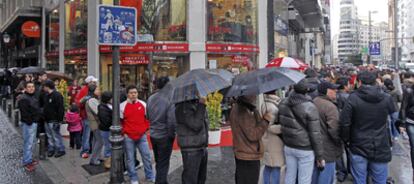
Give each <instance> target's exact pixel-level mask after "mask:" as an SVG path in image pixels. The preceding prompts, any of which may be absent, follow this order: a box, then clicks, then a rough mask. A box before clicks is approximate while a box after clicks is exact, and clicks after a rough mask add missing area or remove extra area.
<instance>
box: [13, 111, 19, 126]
mask: <svg viewBox="0 0 414 184" xmlns="http://www.w3.org/2000/svg"><path fill="white" fill-rule="evenodd" d="M13 120H14V126H16V127H18V126H19V122H20V111H19V110H18V109H16V110H14V118H13Z"/></svg>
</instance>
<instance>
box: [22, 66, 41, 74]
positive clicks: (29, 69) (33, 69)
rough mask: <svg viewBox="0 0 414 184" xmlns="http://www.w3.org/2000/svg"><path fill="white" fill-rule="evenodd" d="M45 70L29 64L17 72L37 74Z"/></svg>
mask: <svg viewBox="0 0 414 184" xmlns="http://www.w3.org/2000/svg"><path fill="white" fill-rule="evenodd" d="M43 72H45V70H44V69H43V68H40V67H37V66H29V67H26V68H22V69H21V70H20V71H19V72H18V74H39V73H43Z"/></svg>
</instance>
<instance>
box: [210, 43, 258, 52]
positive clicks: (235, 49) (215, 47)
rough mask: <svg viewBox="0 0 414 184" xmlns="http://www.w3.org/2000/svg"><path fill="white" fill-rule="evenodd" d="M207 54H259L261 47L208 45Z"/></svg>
mask: <svg viewBox="0 0 414 184" xmlns="http://www.w3.org/2000/svg"><path fill="white" fill-rule="evenodd" d="M206 50H207V52H230V53H233V52H249V53H258V52H259V47H258V46H257V45H246V44H206Z"/></svg>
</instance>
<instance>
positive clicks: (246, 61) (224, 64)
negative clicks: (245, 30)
mask: <svg viewBox="0 0 414 184" xmlns="http://www.w3.org/2000/svg"><path fill="white" fill-rule="evenodd" d="M256 57H257V56H256V55H233V54H210V55H209V56H208V68H210V69H225V70H228V71H230V72H232V73H233V74H235V75H238V74H240V73H244V72H247V71H250V70H254V69H255V68H256V63H257V59H256Z"/></svg>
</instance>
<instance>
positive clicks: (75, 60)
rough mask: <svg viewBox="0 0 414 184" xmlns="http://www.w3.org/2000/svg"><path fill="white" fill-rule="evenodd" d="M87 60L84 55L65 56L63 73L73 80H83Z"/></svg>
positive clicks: (86, 70) (86, 69) (85, 75)
mask: <svg viewBox="0 0 414 184" xmlns="http://www.w3.org/2000/svg"><path fill="white" fill-rule="evenodd" d="M87 72H88V62H87V59H86V55H82V56H66V58H65V73H66V74H68V75H69V76H70V77H71V78H72V79H74V80H78V81H79V80H84V79H85V78H86V77H87Z"/></svg>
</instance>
